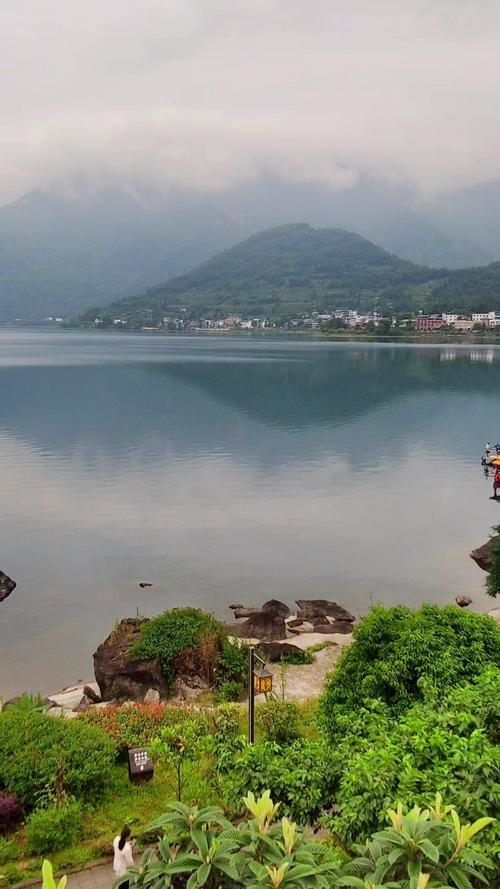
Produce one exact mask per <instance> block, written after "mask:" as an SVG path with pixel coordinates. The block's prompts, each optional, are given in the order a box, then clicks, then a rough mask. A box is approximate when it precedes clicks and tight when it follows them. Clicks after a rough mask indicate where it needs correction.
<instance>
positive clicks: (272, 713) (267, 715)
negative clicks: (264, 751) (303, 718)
mask: <svg viewBox="0 0 500 889" xmlns="http://www.w3.org/2000/svg"><path fill="white" fill-rule="evenodd" d="M255 721H256V723H257V727H258V728H259V729H260V731H261V733H262V734H263V736H264V740H266V741H277V742H278V743H279V744H289V743H290V742H291V741H295V740H296V739H297V738H298V737H299V736H300V707H299V706H298V704H296V703H295V701H276V700H269V701H266V703H265V704H258V706H257V707H256V709H255Z"/></svg>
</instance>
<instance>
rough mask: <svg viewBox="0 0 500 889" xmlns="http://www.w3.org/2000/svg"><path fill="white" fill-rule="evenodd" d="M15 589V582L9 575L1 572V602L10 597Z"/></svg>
mask: <svg viewBox="0 0 500 889" xmlns="http://www.w3.org/2000/svg"><path fill="white" fill-rule="evenodd" d="M15 588H16V582H15V580H12V578H11V577H8V576H7V574H4V573H3V571H0V602H3V600H4V599H6V598H7V596H10V594H11V593H12V591H13V590H15Z"/></svg>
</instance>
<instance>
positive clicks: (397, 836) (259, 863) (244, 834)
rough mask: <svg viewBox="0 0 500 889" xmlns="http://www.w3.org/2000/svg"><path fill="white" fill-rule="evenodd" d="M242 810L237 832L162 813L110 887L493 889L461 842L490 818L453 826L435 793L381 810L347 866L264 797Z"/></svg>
mask: <svg viewBox="0 0 500 889" xmlns="http://www.w3.org/2000/svg"><path fill="white" fill-rule="evenodd" d="M243 803H244V804H245V806H246V809H247V810H248V812H245V817H244V818H243V819H242V820H241V821H240V822H239V823H238V825H237V826H233V825H232V824H231V823H230V822H229V821H228V820H227V819H226V818H225V816H224V813H223V812H222V811H221V809H217V808H205V809H199V808H197V807H195V808H188V806H184V805H179V804H177V805H171V806H168V807H167V809H166V811H165V813H164V814H163V815H162V816H161V817H160V818H158V820H157V821H156V822H155V823H154V824H153V825H152V827H153V829H155V830H157V829H160V830H163V831H164V836H163V837H162V838H161V839H160V841H159V843H158V848H157V850H155V851H153V850H151V849H148V850H147V851H146V852H145V853H144V855H143V857H142V860H141V861H140V862H139V863H138V865H136V866H135V867H133V868H131V870H130V871H129V873H128V874H126V875H125V876H124V877H123V878H122V879H121V881H120V883H121V884H124V883H125V882H127V883H128V882H129V881H130V885H131V886H132V887H133V889H139V887H140V889H145V887H149V886H152V885H155V886H172V885H181V886H186V885H187V886H189V887H192V889H196V887H198V889H201V887H202V886H205V887H206V889H210V887H214V886H224V887H226V889H245V887H246V889H257V887H261V889H280V887H282V889H329V887H331V889H336V887H340V886H350V887H353V889H354V887H359V889H363V887H364V889H383V887H387V889H389V887H391V889H425V887H429V889H430V887H431V886H432V887H436V889H437V887H438V886H441V887H444V886H454V887H455V889H472V885H473V884H472V881H474V885H478V883H477V881H478V880H480V881H481V885H489V886H493V885H495V886H496V885H498V883H496V882H495V883H493V882H490V877H491V870H492V864H491V861H490V860H489V859H488V858H487V857H486V856H485V855H483V854H481V853H480V852H478V851H477V850H476V849H475V848H474V846H473V845H472V842H471V841H472V840H474V838H476V837H478V836H482V834H483V832H484V831H485V829H487V828H488V827H489V824H490V819H488V818H482V819H479V820H478V821H476V822H475V823H474V824H462V823H461V821H460V818H459V815H458V813H457V812H456V811H455V810H454V809H453V808H452V807H451V806H443V804H442V800H441V798H440V797H439V795H437V796H436V801H435V807H434V808H433V809H431V808H429V809H427V810H425V811H423V812H422V811H420V810H413V811H412V812H409V813H408V814H406V813H404V811H403V807H402V806H401V805H398V807H397V810H396V811H389V813H388V815H389V818H390V821H391V826H390V827H389V828H388V829H386V830H384V831H382V832H380V833H378V834H376V835H375V836H373V837H371V838H370V839H367V841H366V843H365V845H364V846H363V847H361V848H360V849H358V850H357V852H358V855H359V857H358V858H356V859H355V860H351V861H347V862H345V856H343V855H342V854H341V853H339V852H338V851H337V850H336V849H335V848H333V847H332V845H331V844H330V843H325V842H319V841H317V840H316V841H315V840H314V839H313V840H311V838H310V837H307V836H306V835H304V834H303V833H302V831H301V830H300V828H298V827H297V825H296V824H294V823H293V822H290V821H289V820H288V819H287V818H282V819H281V820H278V819H277V817H276V816H277V811H278V810H279V805H277V804H275V803H274V801H273V800H272V799H271V798H270V794H269V791H266V792H264V793H263V794H262V796H261V797H260V798H258V799H255V796H254V794H253V793H252V792H249V793H248V795H247V796H246V798H245V799H244V800H243ZM249 813H250V814H249ZM250 815H251V816H252V817H250ZM120 883H119V884H118V885H120ZM51 889H54V887H51Z"/></svg>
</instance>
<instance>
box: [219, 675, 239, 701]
mask: <svg viewBox="0 0 500 889" xmlns="http://www.w3.org/2000/svg"><path fill="white" fill-rule="evenodd" d="M244 694H245V686H244V685H243V683H242V682H234V681H233V680H231V679H229V680H227V681H226V682H223V683H222V684H221V685H220V686H219V688H218V689H217V700H218V701H219V702H220V703H221V704H229V703H231V701H241V699H242V697H243V695H244Z"/></svg>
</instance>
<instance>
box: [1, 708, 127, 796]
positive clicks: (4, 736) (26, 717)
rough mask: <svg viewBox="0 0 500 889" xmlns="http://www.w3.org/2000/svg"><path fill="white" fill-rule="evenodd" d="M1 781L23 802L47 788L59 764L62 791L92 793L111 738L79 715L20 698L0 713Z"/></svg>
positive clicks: (100, 781) (107, 760) (100, 780)
mask: <svg viewBox="0 0 500 889" xmlns="http://www.w3.org/2000/svg"><path fill="white" fill-rule="evenodd" d="M0 750H1V751H2V755H1V756H0V785H2V786H4V787H6V788H8V789H9V790H13V791H15V792H16V793H17V794H18V796H19V797H20V799H21V801H22V803H23V805H24V806H25V807H26V808H28V809H29V808H33V807H34V806H35V805H37V803H38V801H39V798H40V794H42V793H46V792H47V790H49V791H50V790H52V788H53V787H54V781H55V777H56V772H57V769H58V766H59V765H60V764H61V763H62V765H63V768H64V787H65V789H66V791H67V792H68V793H70V794H73V795H74V796H76V797H78V798H82V799H95V798H96V797H97V796H98V794H99V793H100V791H101V790H102V788H103V786H104V783H105V781H106V775H107V772H108V769H109V767H110V765H111V763H112V762H113V760H114V757H115V753H116V747H115V745H114V743H113V741H112V740H111V739H109V738H107V737H105V735H103V733H102V732H100V731H99V729H98V728H96V727H95V726H90V725H86V724H85V723H84V722H81V721H80V720H78V719H77V720H69V719H54V717H52V716H47V715H46V714H45V713H42V712H40V711H39V710H36V709H30V708H29V707H27V706H26V705H25V703H24V702H21V704H20V705H19V706H17V705H16V706H12V707H9V708H8V709H7V710H4V711H3V712H2V713H1V714H0Z"/></svg>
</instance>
